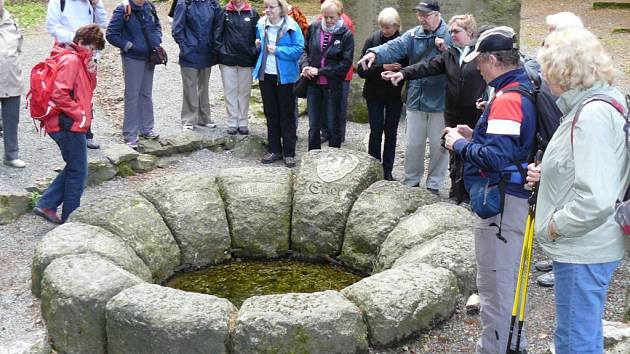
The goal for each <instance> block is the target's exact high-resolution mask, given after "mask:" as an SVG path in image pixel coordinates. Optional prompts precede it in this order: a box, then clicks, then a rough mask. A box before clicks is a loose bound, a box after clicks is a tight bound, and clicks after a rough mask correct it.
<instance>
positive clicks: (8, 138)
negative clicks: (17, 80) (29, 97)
mask: <svg viewBox="0 0 630 354" xmlns="http://www.w3.org/2000/svg"><path fill="white" fill-rule="evenodd" d="M0 104H2V122H3V123H2V126H3V128H2V129H3V131H4V137H3V140H4V141H3V142H4V159H5V160H6V161H11V160H16V159H17V158H18V123H19V122H20V96H14V97H2V98H0Z"/></svg>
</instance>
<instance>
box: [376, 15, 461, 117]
mask: <svg viewBox="0 0 630 354" xmlns="http://www.w3.org/2000/svg"><path fill="white" fill-rule="evenodd" d="M436 37H441V38H444V40H445V41H446V44H447V45H450V44H451V36H450V35H449V33H448V30H447V26H446V23H444V21H441V22H440V26H438V28H437V30H435V32H433V33H428V32H425V31H424V29H423V28H422V26H417V27H415V28H412V29H410V30H408V31H407V32H405V33H403V35H402V36H400V37H398V38H396V39H393V40H391V41H389V42H387V43H385V44H381V45H379V46H378V47H374V48H370V49H368V52H373V53H375V54H376V63H375V64H377V65H381V64H387V63H395V62H397V61H398V60H400V59H404V58H409V63H410V64H415V63H418V62H420V61H421V60H429V59H430V58H433V57H434V56H436V55H438V54H440V51H439V50H438V49H437V48H436V47H435V38H436ZM408 85H409V86H408V89H407V109H410V110H414V111H423V112H432V113H434V112H444V99H445V97H446V76H445V75H436V76H428V77H424V78H421V79H417V80H410V81H409V82H408Z"/></svg>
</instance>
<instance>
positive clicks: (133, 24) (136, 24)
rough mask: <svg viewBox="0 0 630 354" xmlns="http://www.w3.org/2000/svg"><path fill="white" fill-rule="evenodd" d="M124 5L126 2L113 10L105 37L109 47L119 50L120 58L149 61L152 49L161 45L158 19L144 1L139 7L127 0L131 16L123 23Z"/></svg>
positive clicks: (151, 5) (160, 29) (160, 27)
mask: <svg viewBox="0 0 630 354" xmlns="http://www.w3.org/2000/svg"><path fill="white" fill-rule="evenodd" d="M126 4H127V0H125V1H123V2H122V3H120V4H119V5H118V6H117V7H116V9H114V13H113V14H112V19H111V20H110V21H109V25H108V26H107V34H106V36H105V37H106V38H107V41H108V42H109V43H110V44H111V45H113V46H114V47H117V48H120V53H121V54H122V56H125V57H129V58H133V59H136V60H149V57H150V56H151V53H152V52H153V48H156V47H158V46H159V45H160V44H161V43H162V26H161V25H160V19H159V18H158V17H157V15H156V14H154V7H153V4H151V3H149V2H148V1H145V2H144V4H142V5H141V6H139V5H136V3H134V2H133V1H132V0H129V1H128V4H129V6H131V16H130V17H129V20H128V21H125V19H124V15H125V7H126ZM142 24H144V26H145V27H146V31H147V36H148V37H149V41H150V43H147V40H146V39H145V37H144V34H143V33H142Z"/></svg>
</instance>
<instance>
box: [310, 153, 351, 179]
mask: <svg viewBox="0 0 630 354" xmlns="http://www.w3.org/2000/svg"><path fill="white" fill-rule="evenodd" d="M357 166H359V158H358V157H356V156H354V155H350V154H348V155H346V154H344V155H338V154H326V155H325V156H323V157H322V158H321V159H320V160H319V161H317V176H319V178H320V179H321V180H322V181H324V182H326V183H330V182H334V181H338V180H340V179H342V178H344V177H345V176H347V175H348V174H349V173H350V172H352V171H354V169H355V168H357Z"/></svg>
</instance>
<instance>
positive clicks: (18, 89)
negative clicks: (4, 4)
mask: <svg viewBox="0 0 630 354" xmlns="http://www.w3.org/2000/svg"><path fill="white" fill-rule="evenodd" d="M21 53H22V33H21V32H20V29H19V28H18V26H17V24H16V23H15V22H14V21H13V20H12V19H11V15H10V14H9V12H8V11H7V9H4V12H3V15H2V19H0V97H3V98H4V97H15V96H20V95H21V94H22V65H21V63H20V55H21Z"/></svg>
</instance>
